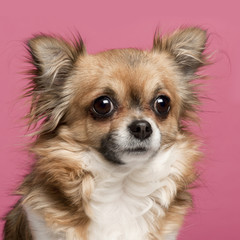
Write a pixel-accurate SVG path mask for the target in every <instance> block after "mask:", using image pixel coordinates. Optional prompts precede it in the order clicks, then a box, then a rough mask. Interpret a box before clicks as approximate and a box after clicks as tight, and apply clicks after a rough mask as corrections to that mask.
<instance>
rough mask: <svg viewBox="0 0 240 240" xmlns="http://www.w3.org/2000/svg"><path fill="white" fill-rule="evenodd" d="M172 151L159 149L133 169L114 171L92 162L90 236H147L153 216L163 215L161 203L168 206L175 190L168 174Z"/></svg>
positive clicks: (98, 239)
mask: <svg viewBox="0 0 240 240" xmlns="http://www.w3.org/2000/svg"><path fill="white" fill-rule="evenodd" d="M173 152H174V151H173V149H169V150H168V151H165V152H160V153H158V154H157V155H156V156H155V158H154V159H152V160H151V161H150V162H148V163H146V164H142V165H141V166H138V167H137V168H135V170H134V171H133V170H132V171H131V170H129V169H127V168H124V167H123V168H122V169H121V168H119V169H118V170H119V171H117V172H116V171H115V170H114V169H113V168H112V169H109V167H108V168H104V166H102V165H101V166H100V165H99V166H98V164H96V162H95V163H94V167H93V168H92V169H91V171H92V172H93V174H94V175H95V178H96V186H95V190H94V192H93V194H92V197H91V202H90V209H91V212H90V213H89V215H90V218H91V220H92V222H91V225H90V227H89V240H106V239H111V240H146V239H148V237H147V236H148V234H149V231H150V229H151V224H152V223H153V222H154V217H156V215H158V216H163V215H164V211H163V210H162V207H161V206H164V207H168V205H169V204H170V201H171V199H172V197H173V195H174V194H175V192H176V185H175V183H174V182H173V181H172V180H171V179H170V178H169V175H170V174H171V170H172V167H171V166H172V164H173V162H174V159H175V158H173ZM90 166H91V164H90ZM156 200H157V201H156ZM156 202H158V204H156ZM159 203H161V204H159Z"/></svg>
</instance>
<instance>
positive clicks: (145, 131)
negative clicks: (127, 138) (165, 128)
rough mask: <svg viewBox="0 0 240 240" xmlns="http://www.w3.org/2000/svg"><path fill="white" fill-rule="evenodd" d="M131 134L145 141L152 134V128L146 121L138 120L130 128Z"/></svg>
mask: <svg viewBox="0 0 240 240" xmlns="http://www.w3.org/2000/svg"><path fill="white" fill-rule="evenodd" d="M129 130H130V133H131V134H132V135H133V136H134V137H135V138H138V139H140V140H144V139H146V138H148V137H150V135H151V134H152V127H151V125H150V123H149V122H147V121H145V120H136V121H134V122H132V124H131V125H130V126H129Z"/></svg>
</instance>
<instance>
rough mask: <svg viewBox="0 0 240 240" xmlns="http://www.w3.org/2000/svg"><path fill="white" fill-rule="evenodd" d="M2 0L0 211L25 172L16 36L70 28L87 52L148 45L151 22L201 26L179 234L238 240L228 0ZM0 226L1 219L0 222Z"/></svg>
mask: <svg viewBox="0 0 240 240" xmlns="http://www.w3.org/2000/svg"><path fill="white" fill-rule="evenodd" d="M64 2H66V3H60V1H50V0H48V1H46V0H42V1H30V0H29V1H25V0H21V1H11V0H9V1H5V3H4V2H3V0H2V1H1V3H0V79H1V80H0V81H1V85H0V86H1V87H0V91H1V93H0V104H1V105H0V106H1V107H0V113H1V118H0V154H1V156H0V216H2V215H3V214H5V213H6V211H7V210H8V208H9V206H11V205H12V204H13V203H14V202H15V200H16V198H15V197H12V196H9V194H10V193H11V191H12V190H13V189H14V188H15V187H16V186H17V184H18V182H19V180H20V179H21V176H23V175H24V174H25V173H26V170H27V168H28V167H27V166H28V164H27V163H28V162H29V158H28V156H27V153H26V152H24V149H23V146H24V142H26V139H24V138H22V135H24V133H25V132H24V128H23V123H22V122H21V121H19V119H20V117H22V116H23V115H24V112H25V111H26V107H25V106H23V102H22V101H20V100H19V99H18V96H20V95H21V90H22V88H23V86H24V85H25V83H26V81H25V80H24V77H23V75H22V74H21V71H24V70H25V68H26V64H24V63H23V61H24V56H25V55H26V51H25V49H24V45H23V41H24V40H26V39H28V38H29V37H31V36H32V34H34V33H39V32H44V33H60V34H62V35H63V36H67V37H69V36H71V33H72V32H75V31H76V30H78V31H79V32H80V33H81V35H82V37H83V39H84V40H85V43H86V46H87V49H88V51H89V52H90V53H93V52H97V51H100V50H105V49H108V48H123V47H139V48H150V47H151V44H152V39H153V34H154V31H155V29H156V27H157V26H158V27H159V28H160V29H161V30H162V31H163V32H166V31H169V30H172V29H174V28H176V27H178V26H180V25H200V26H202V27H204V28H208V29H209V32H210V33H211V35H210V41H209V49H210V50H211V51H214V52H215V57H214V59H215V61H216V63H215V64H214V65H212V66H210V67H209V68H208V69H207V70H206V73H207V74H208V75H209V76H210V78H209V80H207V81H205V94H204V96H205V97H206V99H205V100H204V104H203V107H202V109H203V111H202V112H201V118H202V124H201V127H196V131H197V133H198V135H199V136H200V137H201V139H202V140H203V141H204V143H205V145H204V146H203V150H204V153H205V158H204V160H203V162H202V164H201V166H200V170H201V172H202V175H201V180H200V181H199V187H198V188H197V189H195V190H194V199H195V210H194V211H192V212H191V213H190V214H189V216H188V217H187V218H186V222H185V225H184V228H183V229H182V231H181V234H180V236H179V239H184V240H193V239H194V240H203V239H205V240H206V239H211V240H214V239H216V240H226V239H231V240H238V239H240V174H239V172H240V141H239V135H240V79H239V78H240V73H239V68H240V65H239V62H240V61H239V60H238V59H239V55H240V48H239V43H240V27H239V24H240V21H239V20H240V13H239V8H240V6H239V3H237V1H234V0H228V1H226V0H224V1H219V0H218V1H217V0H213V1H210V0H201V1H193V0H185V1H171V0H165V1H160V0H159V1H157V0H148V1H139V0H134V1H130V0H128V1H126V0H121V1H114V0H112V1H111V0H104V1H92V0H89V1H80V0H78V1H77V0H76V1H74V0H68V1H64ZM0 230H2V222H1V225H0Z"/></svg>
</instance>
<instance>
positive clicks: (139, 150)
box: [124, 147, 148, 153]
mask: <svg viewBox="0 0 240 240" xmlns="http://www.w3.org/2000/svg"><path fill="white" fill-rule="evenodd" d="M147 151H148V149H147V148H145V147H137V148H127V149H125V150H124V152H126V153H143V152H147Z"/></svg>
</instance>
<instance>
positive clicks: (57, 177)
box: [4, 28, 206, 240]
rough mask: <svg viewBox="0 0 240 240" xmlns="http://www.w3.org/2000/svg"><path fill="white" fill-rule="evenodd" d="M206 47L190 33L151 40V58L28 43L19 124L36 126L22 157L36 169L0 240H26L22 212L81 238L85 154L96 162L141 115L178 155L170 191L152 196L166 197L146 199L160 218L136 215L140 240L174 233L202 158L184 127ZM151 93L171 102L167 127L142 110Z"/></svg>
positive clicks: (133, 52) (89, 179) (86, 189)
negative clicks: (142, 232) (145, 226)
mask: <svg viewBox="0 0 240 240" xmlns="http://www.w3.org/2000/svg"><path fill="white" fill-rule="evenodd" d="M205 43H206V33H205V31H203V30H201V29H199V28H187V29H180V30H178V31H176V32H175V33H173V34H172V35H169V36H164V37H162V38H160V37H159V36H155V39H154V45H153V49H152V50H151V51H142V50H138V49H120V50H119V49H118V50H116V49H115V50H109V51H106V52H101V53H98V54H96V55H88V54H87V53H86V51H85V48H84V45H83V43H82V40H79V41H77V40H76V41H75V42H73V43H68V42H66V41H65V40H63V39H62V38H59V37H51V36H46V35H45V36H37V37H35V38H34V39H32V40H30V42H29V44H28V45H29V51H30V53H31V61H32V63H33V65H34V67H35V68H34V69H33V70H31V74H32V75H31V82H30V84H29V87H28V91H27V93H26V96H31V97H32V105H31V109H30V113H29V114H28V116H27V117H28V118H29V127H30V128H31V127H32V126H33V124H34V123H35V124H38V123H39V121H40V120H42V123H41V124H40V127H39V128H35V129H34V126H33V129H34V130H35V133H33V134H36V135H37V137H36V140H35V141H34V142H33V144H32V146H31V148H30V151H31V152H32V154H33V156H34V157H35V160H36V161H35V162H34V164H33V167H32V171H31V173H29V174H28V175H27V176H26V177H25V179H24V181H23V183H22V184H21V186H20V187H19V189H18V194H19V195H20V196H21V200H20V201H19V203H18V204H17V205H16V207H15V208H14V209H13V210H12V211H11V212H10V213H9V214H8V216H7V218H6V220H7V222H6V225H5V232H4V234H5V238H4V239H5V240H10V239H27V240H30V239H32V235H31V233H30V230H29V227H28V225H27V220H26V217H25V212H24V210H23V206H27V207H30V208H31V210H33V211H34V212H36V213H37V214H39V215H40V216H41V217H42V218H43V219H44V221H45V222H46V225H47V226H48V227H49V229H51V230H52V231H53V232H54V233H56V234H62V233H64V234H65V239H66V240H73V239H82V240H87V239H88V228H89V225H90V223H91V219H90V216H92V214H93V211H92V209H91V207H90V201H91V197H92V193H93V191H94V189H95V184H96V182H95V181H96V179H95V177H96V176H94V173H93V172H91V171H89V170H88V166H87V165H86V162H87V161H86V159H91V158H92V155H91V154H93V153H94V154H95V156H98V157H99V159H101V161H103V162H104V161H105V159H104V157H103V156H102V154H101V153H100V152H99V148H100V147H101V141H102V139H103V137H104V136H106V135H107V134H109V133H111V132H114V131H115V130H117V129H119V127H120V126H121V125H122V124H123V123H124V122H125V121H127V119H130V118H131V119H141V117H143V116H144V117H148V118H150V119H152V120H153V121H154V122H155V123H156V125H157V127H158V128H159V130H160V132H161V136H162V141H161V149H162V150H165V149H169V148H170V147H174V146H176V147H177V148H178V149H179V155H178V157H179V159H177V160H176V162H175V163H174V164H173V165H172V166H171V173H170V175H169V176H168V181H169V184H170V183H171V182H172V183H174V184H175V185H176V191H172V190H171V189H167V187H163V188H162V189H159V192H158V196H159V195H161V191H162V194H166V195H167V197H166V199H168V202H167V203H164V202H163V201H161V199H160V200H159V199H158V198H157V197H156V198H155V195H154V194H153V196H152V199H154V198H155V199H154V201H155V202H156V204H158V205H159V206H161V211H162V215H160V216H159V215H158V214H157V212H155V209H154V208H153V209H152V210H151V211H152V214H153V216H155V219H154V222H152V220H151V219H148V216H147V215H146V216H145V218H146V221H147V222H148V223H149V232H150V234H149V236H148V237H149V239H151V240H155V239H161V240H164V239H166V238H167V237H168V236H169V234H175V232H176V233H177V232H178V230H179V228H180V227H181V225H182V222H183V218H184V215H185V214H186V212H187V209H188V208H189V207H191V205H192V201H191V196H190V194H189V193H188V188H189V186H190V185H191V184H192V183H193V181H194V180H195V178H196V175H197V174H196V170H195V162H196V161H198V160H199V159H200V157H201V154H200V152H199V151H198V144H197V141H196V140H195V138H194V136H192V134H190V133H189V132H188V131H187V130H186V127H187V126H186V125H185V120H188V119H192V120H193V119H196V110H197V105H198V104H199V101H198V96H197V94H196V88H195V86H194V83H193V82H192V80H194V79H195V78H196V72H197V70H198V69H199V68H200V67H202V66H204V65H205V64H206V61H205V57H204V55H203V51H204V48H205ZM112 94H113V95H114V98H115V99H116V100H117V102H118V109H117V110H116V112H115V113H114V114H113V116H111V117H109V118H108V119H105V120H96V119H94V118H93V117H92V115H91V111H90V110H91V107H92V104H93V100H94V99H96V98H98V97H100V96H105V95H107V96H109V95H110V96H111V95H112ZM159 95H167V96H168V97H170V99H171V110H170V112H169V115H168V117H167V118H166V119H161V118H160V117H159V116H157V115H156V114H155V113H154V111H153V109H152V107H151V105H150V103H151V101H152V100H153V99H154V98H155V97H157V96H159ZM35 127H36V126H35ZM183 152H184V156H182V153H183ZM16 216H17V220H16V221H15V222H14V218H15V217H16ZM19 221H20V222H19ZM23 225H24V227H23Z"/></svg>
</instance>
